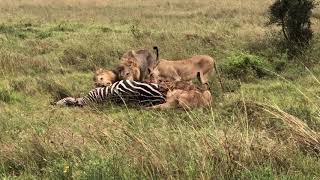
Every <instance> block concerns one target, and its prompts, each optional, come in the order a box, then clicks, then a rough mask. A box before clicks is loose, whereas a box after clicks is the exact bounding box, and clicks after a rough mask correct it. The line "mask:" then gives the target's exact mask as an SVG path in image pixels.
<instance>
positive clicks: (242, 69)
mask: <svg viewBox="0 0 320 180" xmlns="http://www.w3.org/2000/svg"><path fill="white" fill-rule="evenodd" d="M270 67H271V66H270V64H268V63H267V61H266V60H265V59H263V58H261V57H259V56H255V55H251V54H246V53H240V54H236V55H232V56H230V57H228V58H227V62H226V63H225V64H223V65H222V71H223V72H224V73H225V74H226V76H227V77H228V78H232V79H240V80H241V81H245V82H247V81H252V80H254V79H257V78H263V77H265V76H267V75H268V74H269V73H268V72H267V71H266V69H270Z"/></svg>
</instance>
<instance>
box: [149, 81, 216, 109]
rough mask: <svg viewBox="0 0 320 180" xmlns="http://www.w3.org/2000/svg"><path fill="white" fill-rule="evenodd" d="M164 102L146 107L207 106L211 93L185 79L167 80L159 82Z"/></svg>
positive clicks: (210, 102)
mask: <svg viewBox="0 0 320 180" xmlns="http://www.w3.org/2000/svg"><path fill="white" fill-rule="evenodd" d="M159 86H160V90H161V91H162V93H164V94H166V102H165V103H163V104H159V105H155V106H151V107H148V109H169V108H183V109H192V108H200V107H208V106H210V105H211V104H212V95H211V93H210V91H209V90H208V89H205V88H204V87H199V86H196V85H193V84H192V83H190V82H185V81H176V82H173V81H169V82H168V81H167V82H161V83H160V84H159Z"/></svg>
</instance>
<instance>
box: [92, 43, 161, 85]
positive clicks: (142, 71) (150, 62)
mask: <svg viewBox="0 0 320 180" xmlns="http://www.w3.org/2000/svg"><path fill="white" fill-rule="evenodd" d="M154 50H155V51H156V58H158V47H156V46H155V47H154ZM155 61H156V60H155V59H154V57H153V56H152V54H151V53H150V52H149V51H148V50H145V49H141V50H138V51H134V50H132V51H128V52H126V53H125V54H124V55H123V56H122V57H121V63H120V64H119V65H118V66H117V67H116V68H115V69H114V70H106V69H101V68H100V69H98V70H96V72H95V75H94V77H93V81H94V84H95V86H96V87H98V86H108V85H111V84H112V83H114V82H116V81H119V80H135V81H144V79H145V77H146V76H148V74H147V73H148V68H152V67H153V66H154V63H155Z"/></svg>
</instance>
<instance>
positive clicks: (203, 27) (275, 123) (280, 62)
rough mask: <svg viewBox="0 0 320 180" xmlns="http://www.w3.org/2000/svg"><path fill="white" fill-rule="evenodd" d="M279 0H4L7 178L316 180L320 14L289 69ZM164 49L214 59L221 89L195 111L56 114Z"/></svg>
mask: <svg viewBox="0 0 320 180" xmlns="http://www.w3.org/2000/svg"><path fill="white" fill-rule="evenodd" d="M271 4H272V1H271V0H247V1H238V0H225V1H216V0H215V1H209V0H201V1H200V0H183V1H182V0H171V1H163V0H152V1H151V0H150V1H141V0H131V1H127V0H106V1H102V0H79V1H75V0H46V1H45V0H19V1H18V0H0V147H1V148H0V177H1V178H11V177H18V178H21V179H33V178H45V179H47V178H48V179H71V178H74V179H92V178H95V179H106V178H108V179H109V178H110V179H119V178H121V179H133V178H135V179H137V178H139V179H140V178H146V179H150V178H169V179H173V178H177V179H186V178H200V179H212V178H213V179H249V178H250V179H270V178H281V179H318V178H320V171H319V169H320V160H319V151H320V148H319V141H320V138H319V136H320V135H319V132H320V112H319V108H320V102H319V96H320V88H319V87H320V82H319V75H320V68H319V65H318V61H319V57H320V49H319V48H320V43H319V42H320V41H319V38H320V35H319V30H320V10H319V8H318V9H315V11H314V13H313V15H312V23H313V24H312V28H313V30H314V39H313V42H312V48H311V49H310V50H308V51H306V52H305V53H304V54H303V55H302V56H299V57H295V58H293V59H292V60H290V61H289V60H288V58H287V57H288V55H287V52H286V50H285V48H281V40H279V38H281V37H282V36H281V34H279V33H278V32H279V29H278V27H273V26H272V27H270V26H267V23H268V12H267V11H268V7H269V6H270V5H271ZM154 45H157V46H159V48H160V51H161V52H160V55H161V58H167V59H178V58H185V57H190V56H192V55H195V54H208V55H210V56H212V57H214V58H215V59H216V60H217V62H218V65H219V69H220V71H221V74H222V76H223V84H224V87H225V89H226V92H224V93H222V92H221V89H220V88H219V86H218V84H217V82H218V81H217V80H216V78H214V77H213V78H212V82H211V84H212V88H211V89H212V92H213V94H214V95H215V100H214V101H215V103H214V105H213V106H212V107H210V108H207V109H196V110H192V111H183V110H180V111H178V110H170V111H151V110H148V111H147V110H144V109H140V108H131V107H129V108H126V107H124V106H117V105H114V104H108V105H104V106H97V107H85V108H59V107H53V106H51V105H50V102H52V101H54V100H56V99H59V98H61V97H64V96H66V95H74V96H78V95H83V94H84V93H85V92H87V91H88V90H89V89H91V88H92V87H93V83H92V76H93V72H92V71H93V70H94V69H95V68H96V67H113V66H114V65H115V64H117V63H118V62H119V60H118V59H119V56H121V55H122V54H123V53H124V52H125V51H127V50H130V49H138V48H145V47H146V48H150V49H152V46H154Z"/></svg>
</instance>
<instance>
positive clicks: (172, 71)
mask: <svg viewBox="0 0 320 180" xmlns="http://www.w3.org/2000/svg"><path fill="white" fill-rule="evenodd" d="M213 68H215V70H216V62H215V60H214V59H213V58H212V57H210V56H207V55H197V56H193V57H191V58H189V59H184V60H176V61H169V60H165V59H161V60H160V62H159V64H158V65H156V66H155V68H154V69H149V74H150V75H149V77H148V81H149V82H153V83H158V82H160V81H190V80H192V79H194V78H195V77H196V76H197V75H199V77H198V79H199V80H200V82H201V83H202V84H207V83H208V78H209V75H210V74H211V73H212V71H213ZM216 71H217V70H216Z"/></svg>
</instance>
